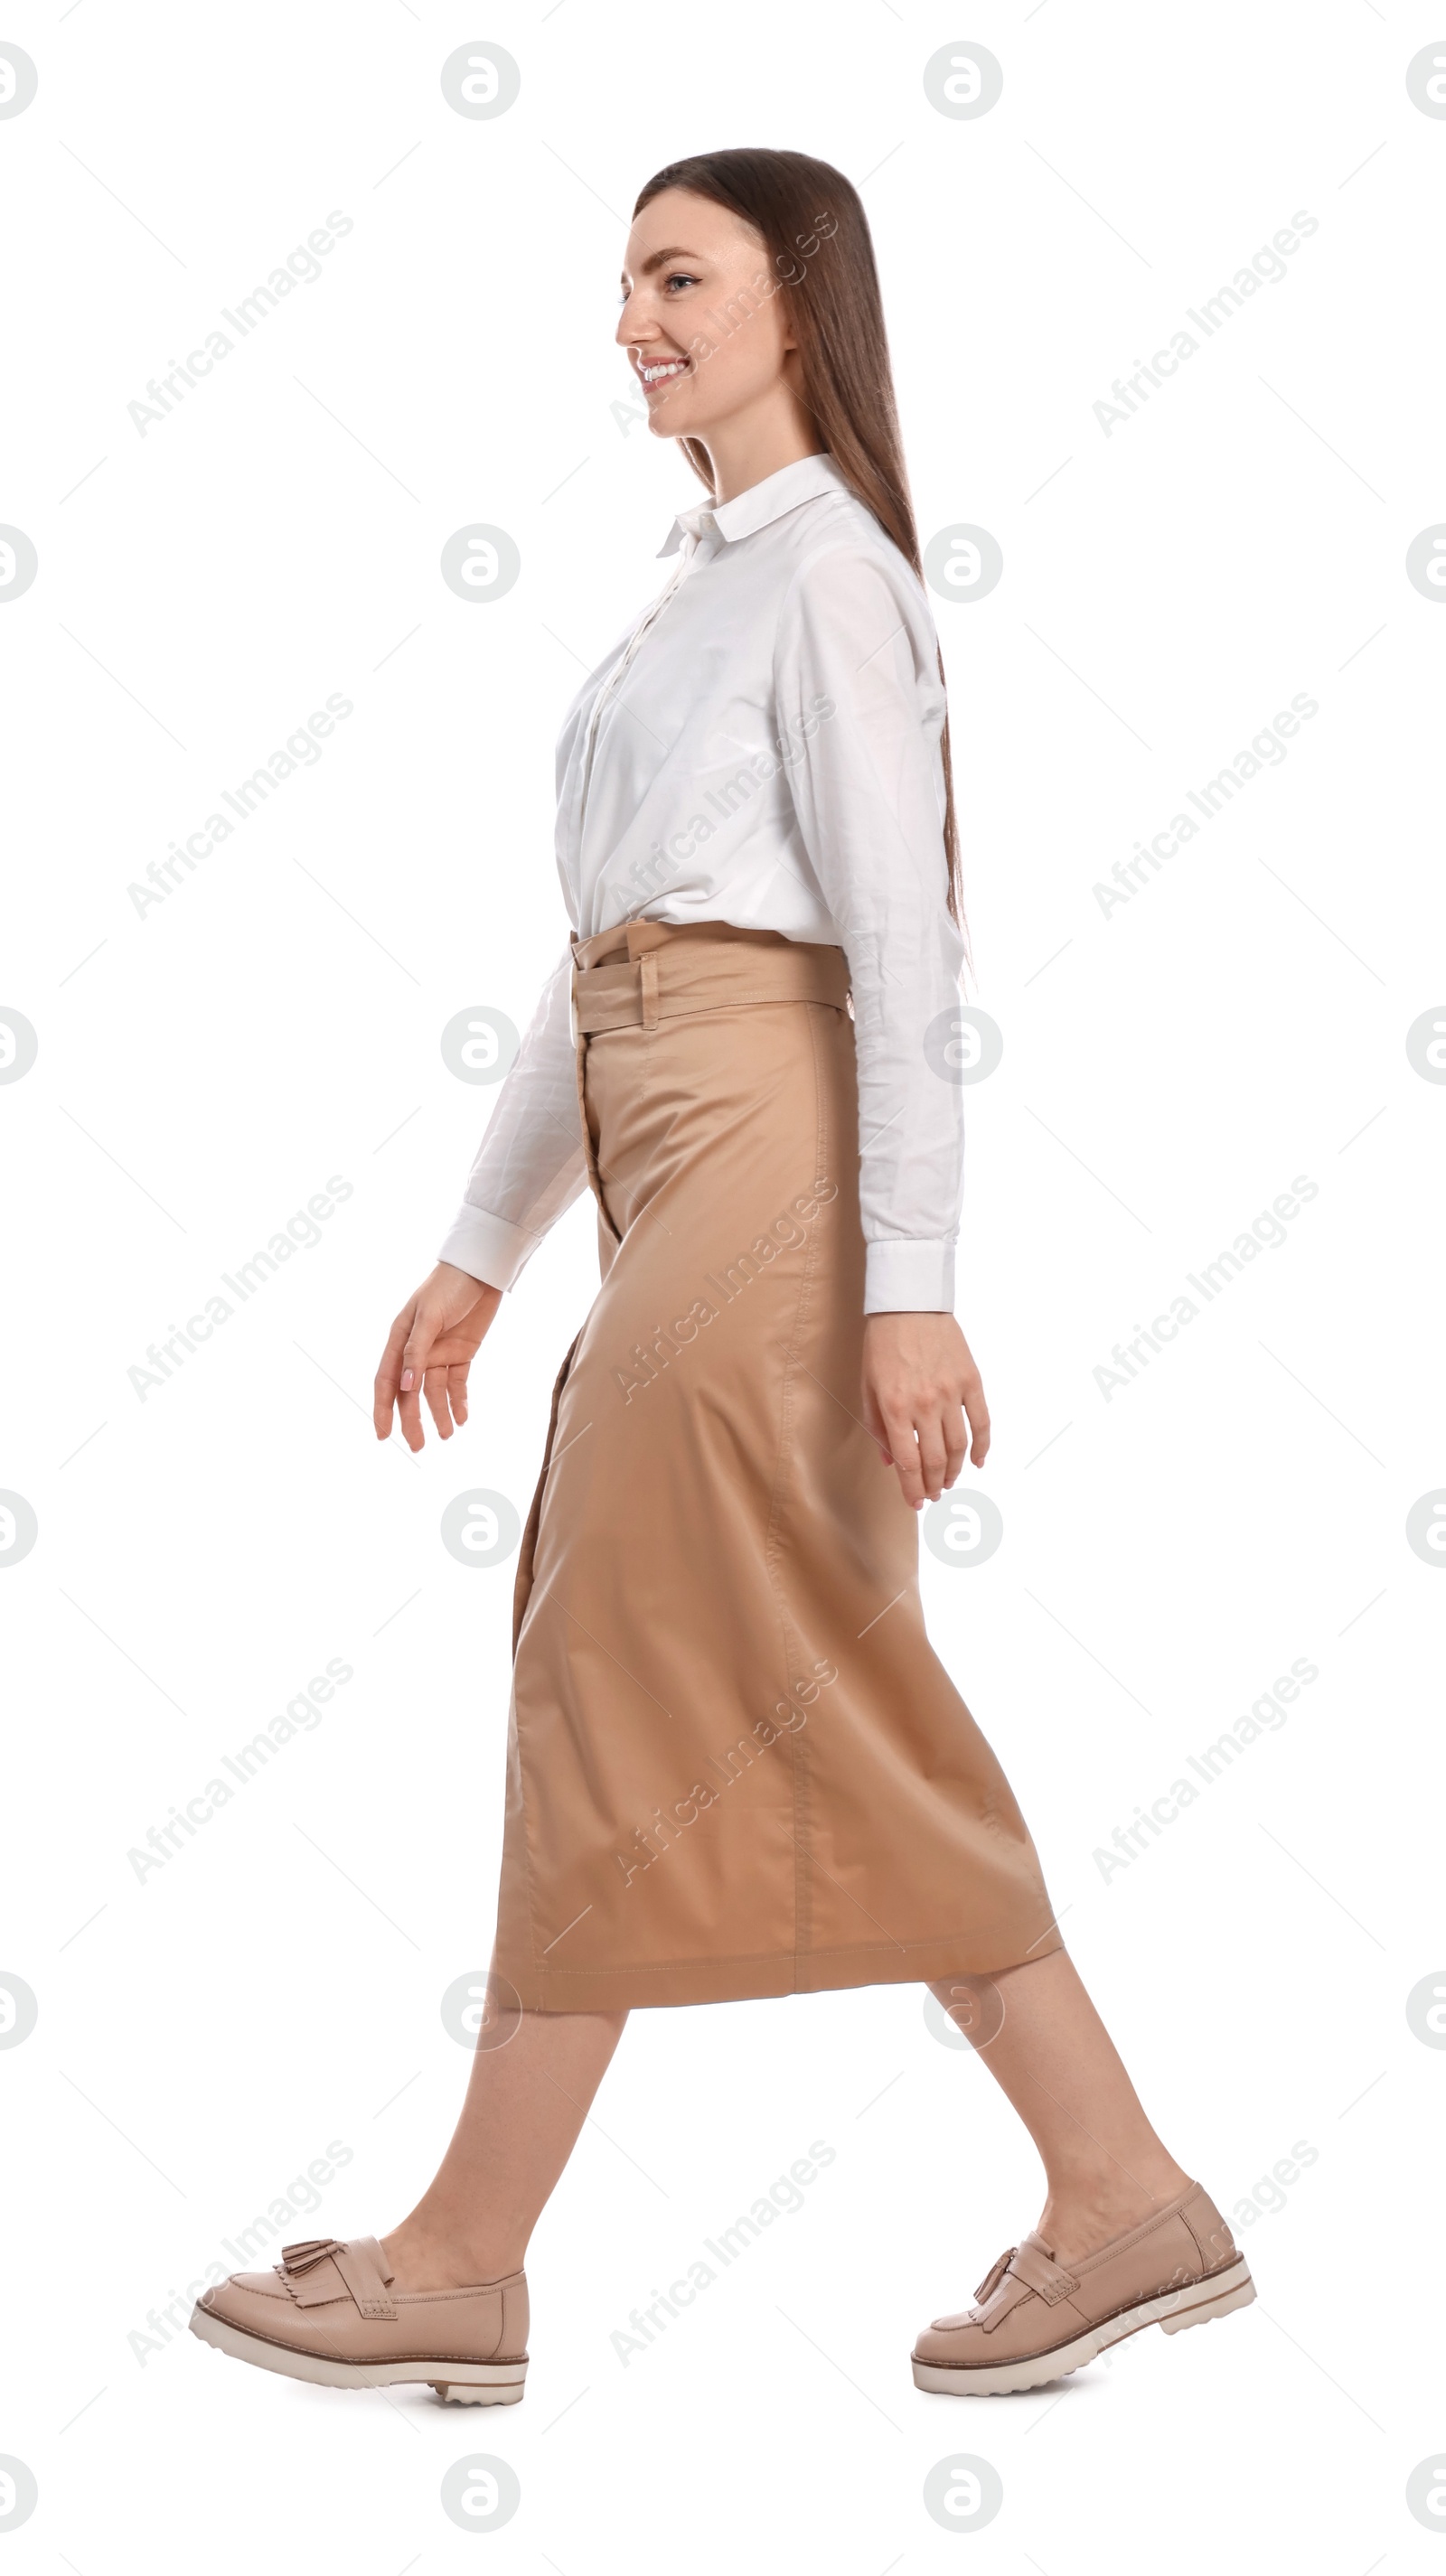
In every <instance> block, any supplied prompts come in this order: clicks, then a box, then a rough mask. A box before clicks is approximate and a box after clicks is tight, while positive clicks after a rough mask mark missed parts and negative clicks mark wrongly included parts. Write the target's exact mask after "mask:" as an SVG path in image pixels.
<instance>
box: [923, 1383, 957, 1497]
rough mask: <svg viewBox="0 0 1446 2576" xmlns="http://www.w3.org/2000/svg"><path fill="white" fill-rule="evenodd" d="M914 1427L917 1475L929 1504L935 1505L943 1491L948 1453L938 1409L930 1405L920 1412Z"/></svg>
mask: <svg viewBox="0 0 1446 2576" xmlns="http://www.w3.org/2000/svg"><path fill="white" fill-rule="evenodd" d="M915 1427H916V1429H917V1432H918V1439H919V1473H920V1476H921V1478H922V1479H923V1486H924V1492H925V1493H926V1494H927V1496H928V1498H929V1500H930V1502H931V1503H937V1501H938V1499H939V1496H940V1495H941V1494H942V1492H943V1491H944V1470H945V1468H946V1467H947V1465H948V1462H949V1453H948V1449H947V1446H946V1444H945V1440H944V1423H943V1418H942V1415H941V1413H940V1411H939V1409H938V1407H937V1406H936V1405H933V1404H931V1405H930V1406H929V1407H928V1409H927V1411H921V1413H920V1416H919V1420H918V1423H917V1425H916V1426H915Z"/></svg>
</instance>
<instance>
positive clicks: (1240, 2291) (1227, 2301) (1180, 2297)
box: [914, 2255, 1255, 2397]
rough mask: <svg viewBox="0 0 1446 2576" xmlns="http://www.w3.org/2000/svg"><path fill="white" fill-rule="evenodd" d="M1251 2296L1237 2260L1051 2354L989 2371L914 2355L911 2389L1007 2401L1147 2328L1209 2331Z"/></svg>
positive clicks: (1245, 2270)
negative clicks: (1211, 2324)
mask: <svg viewBox="0 0 1446 2576" xmlns="http://www.w3.org/2000/svg"><path fill="white" fill-rule="evenodd" d="M1254 2296H1255V2283H1254V2282H1253V2281H1252V2279H1251V2277H1250V2267H1249V2265H1248V2264H1247V2263H1246V2261H1245V2258H1244V2256H1243V2255H1242V2256H1241V2258H1240V2260H1239V2261H1238V2262H1236V2263H1232V2264H1230V2265H1229V2266H1228V2268H1227V2269H1226V2270H1225V2271H1223V2272H1212V2273H1211V2274H1210V2276H1209V2278H1208V2279H1206V2280H1203V2281H1192V2282H1191V2283H1190V2284H1189V2286H1188V2288H1186V2289H1183V2290H1166V2291H1164V2292H1163V2293H1162V2294H1161V2296H1160V2297H1159V2298H1155V2299H1141V2300H1140V2301H1138V2303H1137V2304H1136V2305H1135V2306H1134V2307H1132V2308H1122V2309H1121V2310H1120V2313H1119V2315H1118V2316H1113V2317H1106V2318H1105V2319H1104V2321H1103V2323H1102V2324H1100V2325H1097V2326H1091V2327H1090V2329H1089V2331H1088V2333H1086V2334H1082V2335H1076V2336H1075V2338H1074V2340H1073V2342H1071V2343H1061V2344H1056V2346H1055V2348H1054V2350H1053V2351H1052V2352H1035V2353H1027V2354H1025V2356H1024V2357H1023V2359H1022V2360H1019V2361H1004V2362H1000V2363H999V2364H998V2366H997V2367H996V2368H994V2369H983V2368H979V2367H976V2366H974V2365H973V2364H971V2363H968V2362H938V2361H920V2360H919V2358H918V2356H917V2355H915V2356H914V2386H915V2387H916V2388H926V2389H928V2390H930V2391H931V2393H932V2394H933V2395H935V2396H938V2397H1007V2396H1010V2395H1012V2394H1013V2393H1015V2392H1016V2391H1018V2390H1020V2389H1024V2388H1046V2387H1048V2385H1049V2382H1050V2381H1051V2380H1052V2379H1067V2378H1068V2377H1069V2374H1070V2372H1071V2371H1073V2370H1082V2369H1083V2367H1084V2365H1085V2363H1086V2362H1087V2361H1094V2360H1096V2359H1097V2358H1098V2356H1099V2354H1100V2353H1102V2352H1104V2351H1106V2350H1107V2349H1108V2348H1109V2346H1110V2345H1111V2344H1115V2343H1123V2342H1124V2341H1125V2339H1126V2337H1127V2336H1129V2335H1135V2334H1142V2333H1143V2332H1144V2329H1145V2327H1146V2326H1156V2325H1157V2326H1160V2327H1162V2328H1163V2330H1164V2332H1165V2333H1166V2334H1183V2333H1184V2332H1185V2329H1186V2327H1187V2326H1203V2325H1208V2324H1209V2322H1210V2320H1211V2318H1212V2317H1228V2316H1229V2315H1230V2314H1231V2311H1232V2310H1233V2309H1235V2308H1248V2307H1249V2305H1250V2302H1251V2300H1252V2299H1253V2298H1254Z"/></svg>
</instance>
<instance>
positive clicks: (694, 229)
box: [617, 188, 799, 439]
mask: <svg viewBox="0 0 1446 2576" xmlns="http://www.w3.org/2000/svg"><path fill="white" fill-rule="evenodd" d="M778 287H779V279H778V274H777V271H776V269H775V268H774V266H773V264H772V262H771V261H770V259H769V256H768V253H767V251H766V250H765V248H764V246H763V244H762V242H761V241H760V240H759V237H758V235H757V233H755V232H754V230H753V228H752V226H751V225H749V224H745V223H744V222H743V221H742V220H741V218H740V217H739V216H737V215H734V214H730V213H729V211H728V209H727V207H726V206H715V205H714V204H713V202H712V200H711V199H710V198H707V197H695V196H693V195H692V194H691V193H690V191H689V190H688V189H686V188H665V189H664V191H663V193H662V195H661V196H659V197H654V198H653V200H652V203H651V204H650V205H647V206H645V207H644V208H643V211H642V213H641V214H640V215H639V216H638V218H637V221H636V222H635V224H634V225H633V228H632V231H631V232H630V233H629V235H628V245H627V251H626V254H625V256H624V261H623V278H622V289H623V309H622V317H621V319H620V321H619V323H618V332H617V336H618V341H619V345H620V346H621V347H623V348H625V349H626V350H627V353H628V360H629V364H630V365H631V367H632V369H633V372H634V374H635V376H636V377H637V380H638V382H639V384H640V385H641V387H642V389H643V399H644V401H645V402H646V403H647V406H648V426H649V428H650V429H651V430H652V432H653V435H654V436H655V437H656V438H702V439H706V438H707V436H708V433H709V431H710V430H711V429H715V428H717V427H718V426H719V425H720V424H721V423H722V422H724V421H727V420H730V419H732V418H734V417H735V416H736V415H737V414H738V413H740V412H743V411H746V410H747V409H748V408H749V407H750V406H751V405H753V404H755V403H757V402H758V401H759V400H760V398H762V397H766V396H767V395H768V394H769V393H770V392H773V391H774V390H775V389H777V388H779V387H780V386H783V385H786V386H788V387H789V389H790V390H791V391H794V392H796V391H797V389H798V380H799V359H798V351H797V348H796V346H795V344H794V341H793V337H792V334H791V333H790V331H789V329H788V323H787V318H786V315H785V310H784V298H783V296H782V295H781V294H780V293H779V292H778Z"/></svg>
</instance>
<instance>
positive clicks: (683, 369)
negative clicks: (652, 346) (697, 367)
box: [632, 349, 693, 390]
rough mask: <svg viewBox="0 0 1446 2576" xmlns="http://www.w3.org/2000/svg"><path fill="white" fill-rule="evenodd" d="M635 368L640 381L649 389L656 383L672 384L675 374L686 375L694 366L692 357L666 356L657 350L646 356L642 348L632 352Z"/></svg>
mask: <svg viewBox="0 0 1446 2576" xmlns="http://www.w3.org/2000/svg"><path fill="white" fill-rule="evenodd" d="M632 359H633V368H634V372H635V373H636V375H637V377H638V379H639V381H640V382H641V383H642V384H643V385H644V386H645V387H647V388H648V389H649V390H651V388H652V387H653V386H654V385H667V384H671V383H672V381H673V379H674V377H675V376H685V375H687V374H688V373H689V371H690V370H691V368H692V364H693V361H692V359H691V358H665V357H662V356H659V355H658V354H657V353H656V352H655V353H654V354H653V355H652V356H651V357H646V358H645V357H644V355H643V353H642V351H641V349H635V350H634V351H633V353H632Z"/></svg>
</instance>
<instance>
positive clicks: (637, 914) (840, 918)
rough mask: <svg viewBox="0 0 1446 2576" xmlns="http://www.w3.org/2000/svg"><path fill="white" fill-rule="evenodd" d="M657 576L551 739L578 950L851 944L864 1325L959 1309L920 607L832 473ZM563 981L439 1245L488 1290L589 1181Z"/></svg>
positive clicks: (701, 542) (933, 761) (924, 615)
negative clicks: (585, 943) (674, 933)
mask: <svg viewBox="0 0 1446 2576" xmlns="http://www.w3.org/2000/svg"><path fill="white" fill-rule="evenodd" d="M660 552H661V554H662V555H664V556H668V555H674V554H676V555H677V556H678V557H679V560H678V562H677V564H676V565H675V567H674V570H673V573H672V577H671V579H670V580H669V582H668V583H667V585H666V587H665V588H664V590H663V592H662V593H661V595H660V597H659V598H658V599H657V600H656V601H655V602H654V603H653V605H652V607H651V608H650V609H649V610H648V611H647V613H646V614H645V616H644V617H643V618H642V620H641V621H640V622H639V623H636V624H635V625H633V626H632V627H631V628H630V629H629V630H628V632H627V633H626V634H625V635H624V636H623V637H622V638H621V639H620V641H619V642H618V643H617V644H616V645H615V646H614V647H613V650H612V651H611V652H610V653H609V654H608V655H607V657H606V659H605V660H604V661H603V662H601V663H600V664H599V665H598V668H597V669H596V670H595V671H594V672H592V673H591V674H590V675H589V677H588V679H587V681H586V682H585V684H584V686H583V687H582V688H581V689H580V690H579V692H578V695H577V697H576V699H575V700H574V702H573V704H572V707H571V709H570V710H569V712H568V716H567V720H566V722H565V724H564V726H563V729H562V733H561V736H560V738H559V742H558V747H557V790H558V816H557V866H558V873H559V875H560V877H561V879H562V890H563V896H564V900H565V901H566V904H567V910H568V915H569V918H570V919H571V921H572V924H573V929H574V933H575V935H576V937H578V938H579V939H587V938H591V937H593V936H594V935H595V934H596V933H597V932H598V931H602V930H610V929H612V928H613V927H614V926H615V925H616V924H617V923H618V922H621V921H628V920H636V919H642V920H648V921H674V922H682V921H728V922H734V923H737V924H739V925H740V926H741V927H743V928H747V929H757V930H777V931H781V932H782V933H783V934H784V936H785V937H786V938H789V939H801V940H813V941H826V942H830V943H836V944H837V945H838V946H839V947H841V948H842V949H843V950H844V953H845V955H846V957H847V959H848V963H849V969H850V976H851V980H852V985H853V1009H854V1022H855V1044H856V1050H857V1056H858V1076H859V1134H860V1150H859V1166H860V1169H859V1182H860V1207H861V1215H862V1221H863V1231H864V1238H865V1242H866V1245H867V1254H866V1263H867V1267H866V1287H865V1296H864V1307H865V1311H866V1312H867V1313H875V1312H879V1311H882V1310H887V1309H914V1310H920V1309H929V1308H932V1309H936V1310H937V1309H944V1310H951V1309H952V1307H953V1303H954V1246H955V1243H956V1241H957V1239H958V1231H959V1207H960V1197H961V1189H962V1165H963V1113H962V1102H961V1095H960V1091H959V1088H958V1086H957V1083H956V1082H954V1081H951V1080H950V1079H949V1065H950V1062H951V1058H952V1050H951V1049H948V1048H947V1043H946V1042H947V1039H948V1037H949V1033H950V1021H951V1018H952V1015H953V1014H954V1013H955V1012H957V1010H958V1007H959V974H960V968H961V965H962V959H963V948H962V942H961V940H960V937H959V933H958V931H957V930H956V928H955V926H954V923H953V921H952V919H951V918H950V915H949V911H948V905H947V869H946V863H945V856H944V840H943V817H944V775H943V764H942V761H941V758H940V750H939V736H940V730H941V727H942V724H943V720H944V691H943V687H942V685H941V683H940V679H939V668H938V662H937V659H936V639H935V632H934V623H933V619H932V617H931V615H930V612H929V606H928V602H927V599H926V597H925V594H924V589H923V585H922V584H921V582H920V581H919V579H918V576H917V575H916V574H915V573H914V572H913V571H912V569H911V568H910V566H909V564H908V563H907V562H906V561H905V559H904V557H903V556H902V555H901V554H900V552H899V550H898V548H897V547H896V546H895V545H894V544H893V542H892V540H891V539H890V538H889V537H888V536H886V535H885V533H884V531H883V529H882V528H881V527H880V525H879V523H878V521H877V520H876V519H875V518H874V516H873V514H872V512H871V511H869V510H867V509H866V508H865V507H864V505H863V504H862V502H860V501H858V500H857V499H856V498H855V497H854V495H853V494H852V493H851V492H850V490H849V488H848V486H847V484H846V483H845V482H844V480H843V477H842V475H841V474H840V473H839V471H838V469H837V467H836V466H835V465H834V463H833V461H832V459H831V458H830V457H828V456H807V457H804V458H803V459H802V461H801V462H800V463H798V464H795V465H785V466H784V467H783V468H782V470H781V471H780V472H779V473H777V474H770V475H768V476H767V477H766V478H765V479H764V481H763V482H761V483H755V484H754V485H753V486H752V487H751V489H750V490H748V491H746V492H740V493H739V494H738V496H737V498H736V499H735V500H732V501H724V502H721V503H719V504H717V505H716V506H709V505H707V504H705V505H703V506H702V507H700V508H698V509H695V510H685V511H684V512H683V513H682V515H681V517H680V518H678V519H676V520H675V521H674V523H673V527H672V529H671V531H670V533H669V536H668V540H667V543H666V545H664V546H663V547H662V548H661V549H660ZM571 969H572V961H571V944H570V943H569V948H568V950H567V951H566V952H565V953H564V955H563V957H562V958H561V959H560V961H559V963H558V965H557V967H556V969H555V970H554V972H553V974H552V975H551V977H550V978H549V980H548V982H547V984H546V986H545V987H544V990H543V993H542V998H541V1000H540V1002H539V1004H538V1007H537V1011H536V1013H535V1015H534V1017H533V1020H532V1023H531V1025H530V1027H529V1028H528V1031H527V1034H526V1036H525V1038H524V1039H523V1042H522V1046H521V1049H520V1051H519V1053H518V1056H517V1060H516V1062H515V1064H514V1065H513V1067H512V1069H511V1071H510V1073H509V1074H508V1076H507V1079H506V1081H505V1082H504V1084H503V1085H502V1088H501V1090H500V1092H499V1094H498V1098H497V1105H496V1107H495V1109H494V1111H493V1113H492V1117H491V1120H490V1122H489V1125H488V1127H487V1130H486V1133H485V1134H484V1136H483V1139H482V1143H481V1147H480V1149H479V1151H478V1154H477V1159H476V1161H475V1163H474V1164H473V1167H472V1172H471V1177H470V1179H469V1181H468V1184H467V1193H466V1198H465V1201H464V1204H463V1206H462V1207H461V1209H460V1210H459V1212H458V1215H457V1218H456V1221H455V1223H454V1225H453V1227H452V1230H451V1232H450V1234H449V1235H448V1237H447V1239H446V1242H445V1243H444V1244H443V1246H442V1251H441V1258H442V1259H443V1260H444V1261H451V1262H455V1263H456V1264H457V1266H458V1267H459V1268H460V1269H463V1270H467V1271H470V1272H471V1273H472V1275H473V1276H474V1277H475V1278H478V1279H483V1280H487V1281H490V1282H491V1284H492V1285H493V1286H494V1287H498V1288H510V1287H511V1286H512V1283H513V1281H514V1280H515V1279H516V1278H517V1276H518V1273H519V1272H520V1271H521V1269H522V1267H523V1265H524V1263H525V1262H526V1261H527V1260H528V1258H529V1256H530V1255H531V1254H532V1252H534V1251H535V1249H536V1247H537V1245H538V1243H539V1242H540V1241H541V1239H542V1237H543V1235H544V1234H545V1233H546V1232H547V1229H548V1227H549V1226H551V1225H552V1224H553V1223H554V1222H555V1221H556V1219H557V1218H558V1217H559V1216H560V1215H561V1214H562V1212H563V1210H564V1209H565V1208H567V1207H569V1206H570V1205H571V1203H572V1201H573V1200H574V1199H575V1198H576V1197H578V1195H579V1194H580V1192H581V1191H582V1190H583V1189H584V1188H585V1187H586V1185H587V1180H586V1172H585V1169H584V1164H583V1153H582V1142H581V1137H580V1134H579V1128H578V1105H577V1086H576V1072H575V1060H574V1039H573V1034H572V1026H571ZM926 1039H927V1041H928V1043H927V1045H926Z"/></svg>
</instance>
